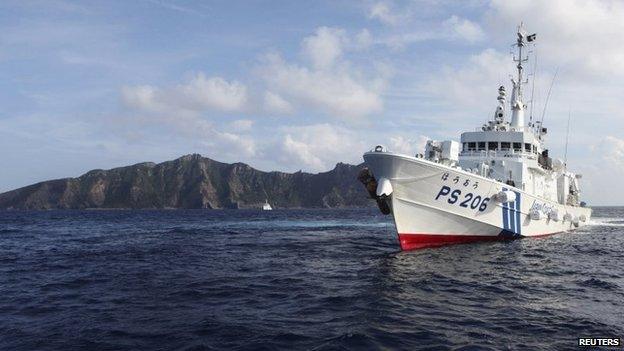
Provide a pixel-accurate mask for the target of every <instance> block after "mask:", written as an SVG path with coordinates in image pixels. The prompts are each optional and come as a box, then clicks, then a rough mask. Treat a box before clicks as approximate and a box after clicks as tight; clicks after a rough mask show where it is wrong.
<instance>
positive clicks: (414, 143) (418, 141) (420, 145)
mask: <svg viewBox="0 0 624 351" xmlns="http://www.w3.org/2000/svg"><path fill="white" fill-rule="evenodd" d="M427 140H429V138H428V137H426V136H424V135H418V136H417V137H415V138H414V137H404V136H402V135H395V136H391V137H390V145H388V148H389V149H390V151H394V152H398V153H402V154H405V155H410V156H414V155H416V154H419V153H420V154H422V153H424V151H425V145H426V143H427Z"/></svg>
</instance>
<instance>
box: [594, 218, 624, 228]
mask: <svg viewBox="0 0 624 351" xmlns="http://www.w3.org/2000/svg"><path fill="white" fill-rule="evenodd" d="M588 225H590V226H601V227H624V218H622V217H598V218H595V217H594V218H592V219H591V220H590V221H589V223H588Z"/></svg>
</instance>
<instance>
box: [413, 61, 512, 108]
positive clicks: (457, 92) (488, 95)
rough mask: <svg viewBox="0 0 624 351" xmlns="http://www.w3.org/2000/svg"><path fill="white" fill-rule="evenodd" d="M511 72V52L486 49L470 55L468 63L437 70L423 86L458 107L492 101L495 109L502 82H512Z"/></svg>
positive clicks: (481, 104)
mask: <svg viewBox="0 0 624 351" xmlns="http://www.w3.org/2000/svg"><path fill="white" fill-rule="evenodd" d="M511 72H513V61H512V60H511V57H510V56H509V55H507V54H502V53H500V52H498V51H496V50H493V49H486V50H483V51H482V52H480V53H478V54H475V55H472V56H470V57H469V58H468V60H467V64H466V65H465V66H462V67H459V68H454V67H444V68H442V70H441V72H433V73H432V74H431V76H430V77H429V78H428V79H427V81H426V82H425V83H424V84H423V87H422V88H423V90H425V91H426V92H427V93H429V94H432V95H433V96H435V97H437V98H439V99H442V100H444V101H445V102H446V103H447V104H450V105H452V106H456V107H458V108H465V107H477V106H484V104H487V102H488V101H489V102H491V106H492V108H491V110H492V111H494V108H495V107H496V100H495V99H496V97H497V96H498V92H497V89H498V84H503V85H508V84H507V82H508V74H509V73H511Z"/></svg>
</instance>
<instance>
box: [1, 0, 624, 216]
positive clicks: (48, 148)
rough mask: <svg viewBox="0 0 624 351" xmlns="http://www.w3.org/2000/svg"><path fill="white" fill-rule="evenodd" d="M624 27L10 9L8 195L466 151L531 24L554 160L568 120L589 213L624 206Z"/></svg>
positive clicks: (516, 7) (598, 12) (574, 166)
mask: <svg viewBox="0 0 624 351" xmlns="http://www.w3.org/2000/svg"><path fill="white" fill-rule="evenodd" d="M623 18H624V2H622V1H578V0H547V1H498V0H492V1H477V0H474V1H473V0H468V1H433V0H423V1H390V0H388V1H343V0H333V1H314V2H312V1H276V0H272V1H231V0H230V1H197V2H195V1H180V0H136V1H92V2H91V1H75V2H73V1H63V0H50V1H36V0H33V1H21V0H20V1H11V0H8V1H7V0H5V1H2V2H1V3H0V150H1V151H0V192H3V191H8V190H11V189H15V188H18V187H21V186H25V185H29V184H32V183H35V182H39V181H43V180H48V179H54V178H64V177H75V176H79V175H81V174H83V173H85V172H86V171H88V170H91V169H108V168H113V167H119V166H125V165H130V164H135V163H139V162H144V161H153V162H162V161H166V160H171V159H175V158H177V157H179V156H182V155H185V154H190V153H199V154H202V155H203V156H206V157H210V158H212V159H216V160H219V161H223V162H245V163H248V164H249V165H251V166H252V167H255V168H257V169H260V170H264V171H271V170H279V171H287V172H294V171H298V170H303V171H307V172H322V171H328V170H330V169H332V168H333V167H334V166H335V164H336V163H338V162H346V163H352V164H359V163H361V162H362V153H363V152H365V151H367V150H370V149H371V148H373V147H374V146H375V145H377V144H383V145H386V146H387V147H388V148H390V149H391V150H394V151H399V152H405V153H408V154H414V153H417V152H421V151H422V149H423V148H424V144H425V142H426V140H427V139H429V138H431V139H437V140H446V139H454V140H458V139H459V135H460V134H461V132H463V131H469V130H474V129H475V128H476V127H479V126H481V125H482V124H483V123H484V122H485V121H486V120H488V119H489V118H490V116H492V115H493V113H494V109H495V108H496V104H497V101H496V97H497V95H498V93H497V89H498V87H499V85H505V86H506V87H507V89H508V91H510V89H511V84H510V82H509V78H510V76H509V75H510V74H512V73H513V72H514V66H513V62H512V61H511V55H510V52H511V49H512V48H511V44H513V42H514V41H515V36H516V29H517V25H518V24H519V23H520V22H521V21H522V22H523V23H524V26H525V28H526V30H527V31H528V32H530V33H533V32H535V33H537V42H536V45H535V48H534V50H533V53H532V54H533V57H535V56H536V57H537V60H536V63H535V64H534V62H533V61H531V63H530V64H529V67H528V68H529V69H528V70H530V71H533V66H534V67H536V69H535V74H534V75H531V77H530V78H531V79H533V78H534V77H535V92H534V94H533V101H534V105H533V106H534V107H533V114H534V116H536V118H541V116H542V115H544V125H545V126H546V127H548V128H549V134H548V135H547V144H546V145H547V147H548V148H549V149H550V153H551V156H554V157H559V158H563V157H564V154H565V144H566V127H567V121H568V115H569V114H570V116H571V123H570V134H569V146H568V152H567V163H568V166H569V169H570V170H571V171H574V172H578V173H582V174H583V178H582V180H581V186H582V197H583V199H584V200H586V201H587V202H588V203H589V204H591V205H617V204H620V205H621V204H624V201H622V198H624V182H622V179H624V118H623V117H624V112H623V109H622V107H621V105H622V101H621V100H622V97H624V84H623V83H622V80H623V78H624V35H622V33H624V21H622V19H623ZM555 75H556V78H555V79H554V83H553V88H552V93H551V96H550V99H549V103H548V105H547V106H546V109H545V108H544V107H545V106H544V105H545V101H546V96H547V93H548V89H549V87H550V85H551V82H553V77H554V76H555ZM544 111H545V113H544Z"/></svg>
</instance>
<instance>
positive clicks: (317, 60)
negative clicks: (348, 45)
mask: <svg viewBox="0 0 624 351" xmlns="http://www.w3.org/2000/svg"><path fill="white" fill-rule="evenodd" d="M345 37H346V33H345V31H344V30H343V29H339V28H328V27H320V28H317V29H316V32H315V33H314V35H312V36H309V37H307V38H305V39H303V42H302V44H301V46H302V49H303V53H304V55H305V57H306V58H308V59H310V60H311V61H312V64H313V66H314V67H315V68H317V69H327V68H330V67H331V66H332V65H333V64H334V63H335V62H336V60H338V59H339V58H340V56H342V47H343V44H344V41H345V40H346V38H345Z"/></svg>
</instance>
